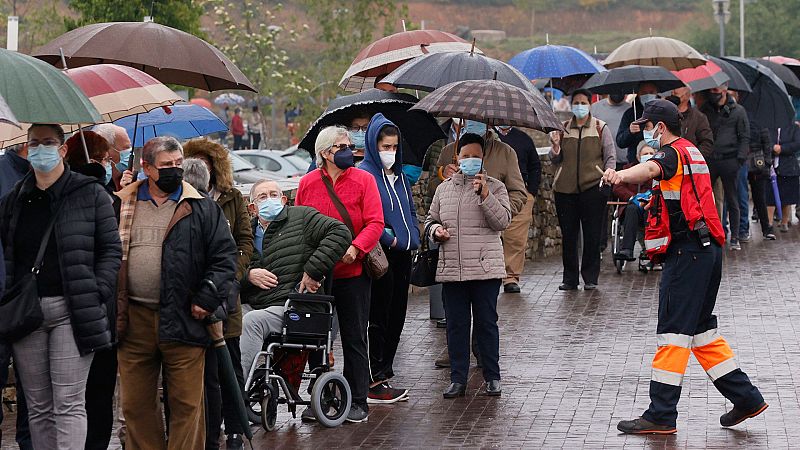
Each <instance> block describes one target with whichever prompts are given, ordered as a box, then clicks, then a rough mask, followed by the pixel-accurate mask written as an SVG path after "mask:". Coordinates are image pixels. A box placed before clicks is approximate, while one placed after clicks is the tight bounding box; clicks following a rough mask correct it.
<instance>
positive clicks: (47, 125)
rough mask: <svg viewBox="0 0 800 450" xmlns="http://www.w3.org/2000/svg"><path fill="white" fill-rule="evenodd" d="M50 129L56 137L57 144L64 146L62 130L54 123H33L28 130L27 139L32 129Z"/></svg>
mask: <svg viewBox="0 0 800 450" xmlns="http://www.w3.org/2000/svg"><path fill="white" fill-rule="evenodd" d="M37 127H38V128H50V129H51V130H53V131H55V133H56V136H58V142H60V143H61V144H62V145H63V144H64V140H65V136H64V129H63V128H61V125H57V124H54V123H35V124H33V125H31V126H30V128H28V139H30V137H31V130H32V129H34V128H37Z"/></svg>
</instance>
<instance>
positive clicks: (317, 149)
mask: <svg viewBox="0 0 800 450" xmlns="http://www.w3.org/2000/svg"><path fill="white" fill-rule="evenodd" d="M345 136H347V137H349V136H350V135H349V134H348V133H347V128H345V127H340V126H338V125H334V126H330V127H325V128H323V129H322V131H320V132H319V134H318V135H317V140H316V141H315V142H314V153H316V155H317V167H322V163H323V162H324V159H325V158H323V157H322V152H324V151H325V150H328V149H329V148H331V147H333V144H335V143H336V141H337V140H339V138H342V137H345Z"/></svg>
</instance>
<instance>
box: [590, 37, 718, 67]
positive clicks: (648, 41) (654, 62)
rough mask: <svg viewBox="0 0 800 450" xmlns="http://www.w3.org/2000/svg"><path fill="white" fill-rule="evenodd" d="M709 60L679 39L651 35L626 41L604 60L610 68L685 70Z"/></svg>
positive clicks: (604, 63)
mask: <svg viewBox="0 0 800 450" xmlns="http://www.w3.org/2000/svg"><path fill="white" fill-rule="evenodd" d="M706 62H707V60H706V58H704V57H703V55H701V54H700V53H699V52H698V51H697V50H695V49H693V48H692V47H691V46H689V44H687V43H685V42H682V41H679V40H677V39H672V38H666V37H657V36H655V37H654V36H650V37H646V38H641V39H634V40H632V41H630V42H626V43H624V44H622V45H620V46H619V47H617V49H616V50H614V51H613V52H611V54H609V55H608V58H606V60H605V61H603V65H605V66H606V67H608V68H609V69H613V68H616V67H622V66H630V65H639V66H660V67H663V68H665V69H667V70H683V69H688V68H691V67H697V66H702V65H703V64H705V63H706Z"/></svg>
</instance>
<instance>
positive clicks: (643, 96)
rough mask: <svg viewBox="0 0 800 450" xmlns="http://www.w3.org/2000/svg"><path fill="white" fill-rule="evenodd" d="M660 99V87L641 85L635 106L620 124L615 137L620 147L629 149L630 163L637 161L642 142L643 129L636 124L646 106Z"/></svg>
mask: <svg viewBox="0 0 800 450" xmlns="http://www.w3.org/2000/svg"><path fill="white" fill-rule="evenodd" d="M657 98H658V86H656V85H655V84H653V83H647V82H645V83H641V84H639V88H638V89H637V90H636V98H635V99H633V104H632V105H631V107H630V108H628V110H627V111H625V114H623V115H622V119H621V120H620V122H619V129H618V130H617V135H616V137H615V139H616V144H617V146H618V147H621V148H627V149H628V161H636V147H637V146H638V145H639V142H642V139H644V137H643V136H642V128H641V127H640V126H639V125H637V124H635V123H634V122H635V121H636V120H637V119H639V117H641V116H642V111H644V107H645V105H647V103H649V102H651V101H653V100H655V99H657Z"/></svg>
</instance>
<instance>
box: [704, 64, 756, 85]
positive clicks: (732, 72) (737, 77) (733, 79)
mask: <svg viewBox="0 0 800 450" xmlns="http://www.w3.org/2000/svg"><path fill="white" fill-rule="evenodd" d="M706 58H708V60H709V61H713V62H714V64H716V65H718V66H719V68H720V69H722V71H723V72H725V75H727V76H728V77H729V78H730V80H728V89H730V90H733V91H739V92H750V91H752V90H753V89H752V88H751V87H750V83H748V82H747V80H746V79H745V78H744V76H743V75H742V73H741V72H739V70H737V69H736V67H734V66H733V65H732V64H731V63H729V62H728V61H725V60H724V59H720V58H717V57H716V56H710V55H706Z"/></svg>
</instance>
